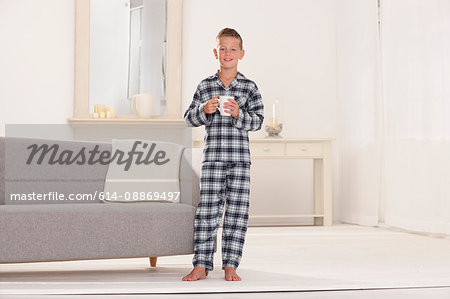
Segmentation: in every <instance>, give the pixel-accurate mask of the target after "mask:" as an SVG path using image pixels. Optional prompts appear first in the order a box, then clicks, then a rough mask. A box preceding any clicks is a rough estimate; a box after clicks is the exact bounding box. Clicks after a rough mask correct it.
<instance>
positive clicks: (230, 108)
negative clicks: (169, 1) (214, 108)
mask: <svg viewBox="0 0 450 299" xmlns="http://www.w3.org/2000/svg"><path fill="white" fill-rule="evenodd" d="M223 108H224V111H225V112H228V113H230V114H231V116H232V117H234V118H238V115H239V104H238V103H237V102H236V101H235V100H233V99H228V101H227V102H225V104H223Z"/></svg>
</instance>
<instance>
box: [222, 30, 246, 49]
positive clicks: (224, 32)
mask: <svg viewBox="0 0 450 299" xmlns="http://www.w3.org/2000/svg"><path fill="white" fill-rule="evenodd" d="M222 37H234V38H237V39H238V40H239V47H240V48H241V50H242V49H243V42H242V38H241V36H240V35H239V33H238V32H237V31H236V30H234V29H231V28H224V29H222V30H220V32H219V34H217V37H216V40H217V45H219V39H220V38H222Z"/></svg>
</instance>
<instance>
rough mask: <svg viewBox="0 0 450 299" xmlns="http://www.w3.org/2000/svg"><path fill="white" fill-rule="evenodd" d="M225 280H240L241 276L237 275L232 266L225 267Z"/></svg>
mask: <svg viewBox="0 0 450 299" xmlns="http://www.w3.org/2000/svg"><path fill="white" fill-rule="evenodd" d="M225 280H227V281H240V280H241V277H240V276H239V275H237V273H236V270H235V269H234V268H233V267H225Z"/></svg>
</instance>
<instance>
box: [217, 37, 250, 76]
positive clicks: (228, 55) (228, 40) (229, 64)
mask: <svg viewBox="0 0 450 299" xmlns="http://www.w3.org/2000/svg"><path fill="white" fill-rule="evenodd" d="M213 51H214V56H216V59H219V63H220V66H221V68H222V69H235V68H236V69H237V65H238V62H239V60H240V59H242V58H243V57H244V52H245V51H244V50H242V49H241V48H240V47H239V39H237V38H235V37H231V36H225V37H222V38H220V39H219V45H218V47H217V49H214V50H213Z"/></svg>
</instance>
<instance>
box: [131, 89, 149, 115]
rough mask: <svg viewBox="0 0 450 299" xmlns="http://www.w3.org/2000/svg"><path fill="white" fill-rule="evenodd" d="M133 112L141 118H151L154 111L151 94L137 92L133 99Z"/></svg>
mask: <svg viewBox="0 0 450 299" xmlns="http://www.w3.org/2000/svg"><path fill="white" fill-rule="evenodd" d="M131 101H132V105H133V113H134V114H136V115H137V116H139V117H140V118H150V117H151V116H152V113H153V97H152V95H151V94H148V93H143V94H136V95H134V96H133V97H132V99H131Z"/></svg>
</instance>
